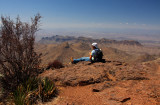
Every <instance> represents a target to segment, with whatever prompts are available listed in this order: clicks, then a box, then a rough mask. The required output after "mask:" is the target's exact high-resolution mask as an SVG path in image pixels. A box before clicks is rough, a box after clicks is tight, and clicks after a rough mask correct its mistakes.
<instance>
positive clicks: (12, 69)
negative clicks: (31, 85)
mask: <svg viewBox="0 0 160 105" xmlns="http://www.w3.org/2000/svg"><path fill="white" fill-rule="evenodd" d="M40 18H41V16H40V15H39V14H37V15H36V16H35V17H34V18H31V23H26V22H22V21H21V20H20V18H19V17H17V18H16V20H15V21H14V20H11V19H10V17H3V16H1V22H2V25H1V28H0V66H1V67H2V69H1V70H0V73H1V74H2V75H3V77H2V78H1V81H2V86H3V88H4V89H5V90H6V91H7V92H10V91H11V92H12V91H14V90H15V89H16V88H17V86H19V84H21V83H23V82H24V81H26V80H28V78H30V77H32V76H35V75H37V73H38V66H39V64H40V61H41V60H40V54H37V53H36V52H35V51H34V43H35V33H36V32H37V31H38V30H39V22H40Z"/></svg>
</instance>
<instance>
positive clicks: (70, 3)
mask: <svg viewBox="0 0 160 105" xmlns="http://www.w3.org/2000/svg"><path fill="white" fill-rule="evenodd" d="M36 13H40V14H41V15H42V17H43V18H42V21H41V24H42V26H41V28H42V29H44V30H47V29H50V30H52V29H53V30H56V29H58V30H61V29H63V30H64V29H67V30H70V31H73V30H81V31H83V30H90V31H92V30H94V31H95V30H98V31H101V30H103V31H105V30H110V31H113V32H118V31H119V30H120V31H121V32H122V31H123V30H125V31H126V30H144V31H145V30H147V31H148V30H151V31H158V32H159V31H160V0H0V14H1V15H3V16H10V17H11V18H15V17H16V16H17V15H19V16H20V17H21V18H22V19H23V20H24V21H29V20H28V19H30V17H33V16H34V15H35V14H36Z"/></svg>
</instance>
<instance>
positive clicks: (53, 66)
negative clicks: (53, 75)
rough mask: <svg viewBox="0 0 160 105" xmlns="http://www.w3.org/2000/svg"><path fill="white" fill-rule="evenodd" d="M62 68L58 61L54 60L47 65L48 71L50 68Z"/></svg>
mask: <svg viewBox="0 0 160 105" xmlns="http://www.w3.org/2000/svg"><path fill="white" fill-rule="evenodd" d="M63 67H64V66H63V64H62V63H61V62H60V61H58V60H54V61H53V62H50V63H48V67H47V69H50V68H51V69H60V68H63Z"/></svg>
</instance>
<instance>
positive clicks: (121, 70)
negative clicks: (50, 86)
mask: <svg viewBox="0 0 160 105" xmlns="http://www.w3.org/2000/svg"><path fill="white" fill-rule="evenodd" d="M82 65H84V66H83V67H82ZM91 68H92V69H91ZM84 72H85V73H84ZM93 72H94V74H93ZM103 74H106V75H103ZM40 76H41V77H49V78H50V79H52V80H53V81H55V82H57V83H60V85H59V86H58V87H59V95H58V97H56V98H54V99H53V100H51V102H47V103H43V104H47V105H160V78H159V77H160V63H157V62H156V63H155V61H154V62H147V63H143V64H137V65H128V64H126V63H122V62H106V63H95V64H91V65H90V64H88V63H79V64H77V65H71V66H68V67H66V68H63V69H59V70H49V71H45V72H44V73H42V74H41V75H40ZM88 77H89V78H88ZM82 82H83V84H82Z"/></svg>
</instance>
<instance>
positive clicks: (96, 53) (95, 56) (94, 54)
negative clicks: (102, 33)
mask: <svg viewBox="0 0 160 105" xmlns="http://www.w3.org/2000/svg"><path fill="white" fill-rule="evenodd" d="M92 49H93V50H92V51H91V52H90V57H81V58H79V59H73V57H71V63H72V64H75V63H78V62H80V61H90V62H92V63H93V62H101V61H102V57H103V53H102V51H101V49H99V48H98V45H97V43H92Z"/></svg>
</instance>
